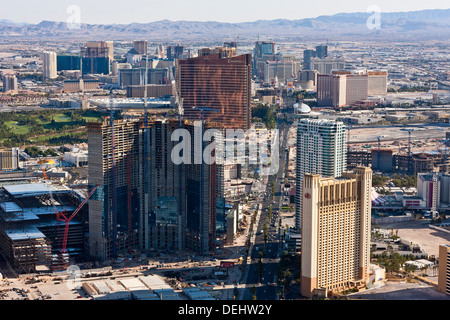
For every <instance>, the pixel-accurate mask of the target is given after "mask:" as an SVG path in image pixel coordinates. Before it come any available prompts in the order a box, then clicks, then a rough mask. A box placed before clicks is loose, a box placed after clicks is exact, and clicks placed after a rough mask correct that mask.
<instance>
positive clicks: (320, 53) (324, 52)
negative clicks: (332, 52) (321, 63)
mask: <svg viewBox="0 0 450 320" xmlns="http://www.w3.org/2000/svg"><path fill="white" fill-rule="evenodd" d="M326 56H328V46H326V45H322V46H316V57H317V58H319V59H322V58H325V57H326Z"/></svg>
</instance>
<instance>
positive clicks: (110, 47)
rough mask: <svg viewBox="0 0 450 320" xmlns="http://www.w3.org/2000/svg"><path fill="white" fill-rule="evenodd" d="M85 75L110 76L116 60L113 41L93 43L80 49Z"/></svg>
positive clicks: (88, 43)
mask: <svg viewBox="0 0 450 320" xmlns="http://www.w3.org/2000/svg"><path fill="white" fill-rule="evenodd" d="M80 54H81V63H82V69H83V74H109V73H110V71H111V63H112V61H113V60H114V43H113V42H112V41H91V42H87V43H86V46H84V47H81V48H80Z"/></svg>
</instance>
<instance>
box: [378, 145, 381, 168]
mask: <svg viewBox="0 0 450 320" xmlns="http://www.w3.org/2000/svg"><path fill="white" fill-rule="evenodd" d="M377 139H378V154H377V167H378V170H380V171H381V167H380V165H381V137H378V138H377Z"/></svg>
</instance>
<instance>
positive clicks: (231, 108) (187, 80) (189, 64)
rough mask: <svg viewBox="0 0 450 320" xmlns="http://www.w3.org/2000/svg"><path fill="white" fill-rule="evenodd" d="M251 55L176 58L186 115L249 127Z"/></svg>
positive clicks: (185, 116) (191, 118) (231, 126)
mask: <svg viewBox="0 0 450 320" xmlns="http://www.w3.org/2000/svg"><path fill="white" fill-rule="evenodd" d="M251 61H252V57H251V54H244V55H240V56H235V57H228V58H221V57H220V55H219V54H211V55H206V56H201V57H197V58H190V59H183V60H177V86H178V90H179V91H178V92H179V93H180V97H181V98H182V99H183V107H184V118H185V119H187V120H201V118H202V115H201V111H200V110H203V112H204V119H205V121H206V122H215V123H217V124H218V125H219V126H220V127H223V128H228V129H243V130H247V129H249V128H250V90H251Z"/></svg>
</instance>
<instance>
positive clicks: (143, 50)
mask: <svg viewBox="0 0 450 320" xmlns="http://www.w3.org/2000/svg"><path fill="white" fill-rule="evenodd" d="M133 48H134V50H136V51H137V53H138V54H140V55H143V56H146V55H147V48H148V43H147V41H146V40H134V41H133Z"/></svg>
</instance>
